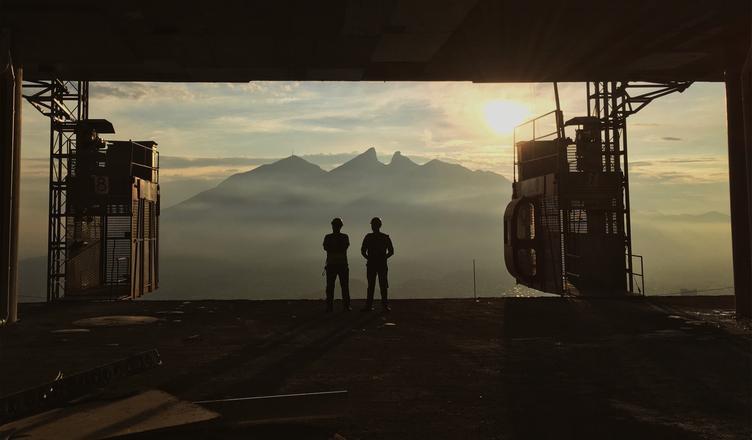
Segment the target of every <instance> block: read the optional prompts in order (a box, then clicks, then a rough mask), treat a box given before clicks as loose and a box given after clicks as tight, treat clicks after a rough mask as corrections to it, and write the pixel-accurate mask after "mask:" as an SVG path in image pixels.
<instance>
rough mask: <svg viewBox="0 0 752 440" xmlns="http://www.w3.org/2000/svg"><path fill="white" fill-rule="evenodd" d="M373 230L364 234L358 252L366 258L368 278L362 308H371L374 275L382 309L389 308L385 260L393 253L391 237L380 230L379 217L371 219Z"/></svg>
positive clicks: (387, 269) (387, 268) (374, 283)
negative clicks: (377, 279) (377, 281)
mask: <svg viewBox="0 0 752 440" xmlns="http://www.w3.org/2000/svg"><path fill="white" fill-rule="evenodd" d="M371 229H372V230H373V232H370V233H368V234H366V236H365V237H364V238H363V245H362V246H361V247H360V253H361V255H363V258H365V259H366V261H367V263H366V278H367V279H368V291H367V297H366V306H365V307H364V310H371V309H372V308H373V293H374V290H375V289H376V277H378V278H379V291H380V292H381V305H382V307H383V308H384V310H390V309H389V296H388V290H389V280H388V278H387V275H388V272H389V267H388V265H387V260H388V259H389V258H390V257H391V256H392V255H394V246H393V245H392V239H391V238H389V236H388V235H387V234H384V233H382V232H381V219H380V218H378V217H374V218H372V219H371Z"/></svg>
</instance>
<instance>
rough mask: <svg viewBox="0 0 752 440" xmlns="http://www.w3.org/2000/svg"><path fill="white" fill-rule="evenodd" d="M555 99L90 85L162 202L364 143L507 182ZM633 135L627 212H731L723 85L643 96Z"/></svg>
mask: <svg viewBox="0 0 752 440" xmlns="http://www.w3.org/2000/svg"><path fill="white" fill-rule="evenodd" d="M559 87H560V95H561V103H562V109H563V111H564V116H565V119H568V118H570V117H574V116H579V115H584V114H585V112H586V107H585V105H586V102H585V86H584V84H581V83H566V84H560V85H559ZM553 108H554V97H553V87H552V85H551V84H474V83H468V82H462V83H460V82H454V83H445V82H431V83H415V82H390V83H383V82H250V83H234V84H205V83H194V84H189V83H93V84H92V85H91V93H90V115H91V117H92V118H105V119H108V120H110V121H111V122H112V123H113V124H114V127H115V130H116V134H115V135H107V136H105V137H106V138H110V139H133V140H149V139H153V140H155V141H157V142H158V143H159V150H160V153H161V160H162V162H161V164H162V169H161V175H160V176H161V184H162V193H163V204H164V206H165V207H168V206H170V205H173V204H175V203H178V202H180V201H182V200H184V199H186V198H187V197H190V196H191V195H193V194H195V193H197V192H200V191H202V190H205V189H208V188H211V187H212V186H214V185H216V184H217V183H219V182H220V181H221V180H223V179H224V178H226V177H228V176H229V175H231V174H234V173H237V172H241V171H247V170H249V169H252V168H254V167H256V166H258V165H259V164H262V163H265V162H268V161H270V160H272V159H275V158H282V157H286V156H289V155H291V154H296V155H299V156H303V157H305V158H306V159H308V160H311V161H313V162H315V163H317V164H319V165H321V166H322V167H323V168H325V169H330V168H332V167H334V166H336V165H338V164H340V163H342V162H344V161H346V160H347V159H349V158H350V157H352V156H353V155H355V154H357V153H359V152H362V151H364V150H366V149H367V148H369V147H375V148H376V149H377V151H378V152H379V155H380V157H381V158H383V160H385V161H388V157H389V156H391V154H392V153H393V152H395V151H401V152H402V153H403V154H405V155H407V156H410V157H412V158H413V159H415V160H416V161H417V162H424V161H427V160H430V159H434V158H438V159H442V160H446V161H451V162H456V163H459V164H462V165H464V166H466V167H468V168H471V169H482V170H489V171H494V172H497V173H499V174H502V175H505V176H507V177H511V174H512V144H513V134H512V130H511V129H512V127H513V126H514V125H516V124H518V123H520V122H522V121H524V120H527V119H529V118H531V117H533V116H536V115H539V114H542V113H546V112H548V111H550V110H552V109H553ZM24 112H25V113H24V127H23V150H22V151H23V152H22V155H23V157H24V161H23V170H22V174H23V179H24V180H23V184H24V187H23V188H22V203H23V207H24V209H25V212H26V215H25V217H26V219H27V223H29V224H28V225H27V226H26V230H27V232H29V233H30V235H32V236H34V237H37V238H35V239H33V240H32V241H35V243H36V242H39V243H36V244H34V246H32V247H34V248H35V249H36V248H37V247H39V246H41V245H42V244H41V243H42V239H43V238H45V237H46V233H45V230H46V229H45V227H44V222H45V221H46V220H45V219H44V217H45V215H46V214H45V212H46V203H47V202H46V198H47V195H46V179H47V173H48V166H49V165H48V159H47V156H48V139H49V125H48V124H49V122H48V121H47V120H46V119H45V118H44V117H43V116H41V115H39V114H38V113H37V111H36V110H35V109H33V108H32V107H30V106H29V105H28V104H27V105H26V106H25V108H24ZM572 136H573V133H572ZM629 141H630V148H629V154H630V162H631V166H630V173H631V182H632V183H631V185H632V189H633V191H632V193H633V209H634V210H636V211H644V212H651V213H653V212H661V213H665V214H678V213H698V212H705V211H719V212H722V213H727V212H728V189H727V188H728V183H727V182H728V164H727V159H726V156H727V153H726V129H725V101H724V88H723V84H720V83H696V84H694V85H692V86H691V87H690V88H689V89H688V90H686V91H685V92H684V93H682V94H673V95H670V96H666V97H663V98H661V99H659V100H657V101H656V102H654V103H652V104H650V105H649V106H648V107H647V108H645V109H644V110H642V111H641V112H640V113H638V114H636V115H634V116H632V117H630V119H629ZM22 215H24V213H22ZM33 231H36V232H33ZM27 235H29V234H27Z"/></svg>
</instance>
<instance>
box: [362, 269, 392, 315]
mask: <svg viewBox="0 0 752 440" xmlns="http://www.w3.org/2000/svg"><path fill="white" fill-rule="evenodd" d="M388 271H389V269H388V268H387V266H386V264H384V265H381V264H379V265H376V264H369V265H366V278H367V279H368V297H367V298H366V301H367V303H368V305H369V306H370V305H371V304H373V292H374V290H376V277H377V276H378V277H379V291H380V292H381V302H382V304H384V305H386V304H387V303H388V302H389V299H388V297H387V290H388V288H389V280H387V272H388Z"/></svg>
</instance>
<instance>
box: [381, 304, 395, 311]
mask: <svg viewBox="0 0 752 440" xmlns="http://www.w3.org/2000/svg"><path fill="white" fill-rule="evenodd" d="M381 307H382V308H383V310H384V311H385V312H391V311H392V308H391V307H389V304H382V305H381Z"/></svg>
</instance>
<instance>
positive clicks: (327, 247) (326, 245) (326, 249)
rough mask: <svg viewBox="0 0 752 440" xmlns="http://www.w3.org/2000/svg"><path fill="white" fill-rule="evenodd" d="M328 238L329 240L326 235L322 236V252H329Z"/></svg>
mask: <svg viewBox="0 0 752 440" xmlns="http://www.w3.org/2000/svg"><path fill="white" fill-rule="evenodd" d="M328 238H329V236H328V235H325V236H324V250H325V251H327V252H329V240H328Z"/></svg>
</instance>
